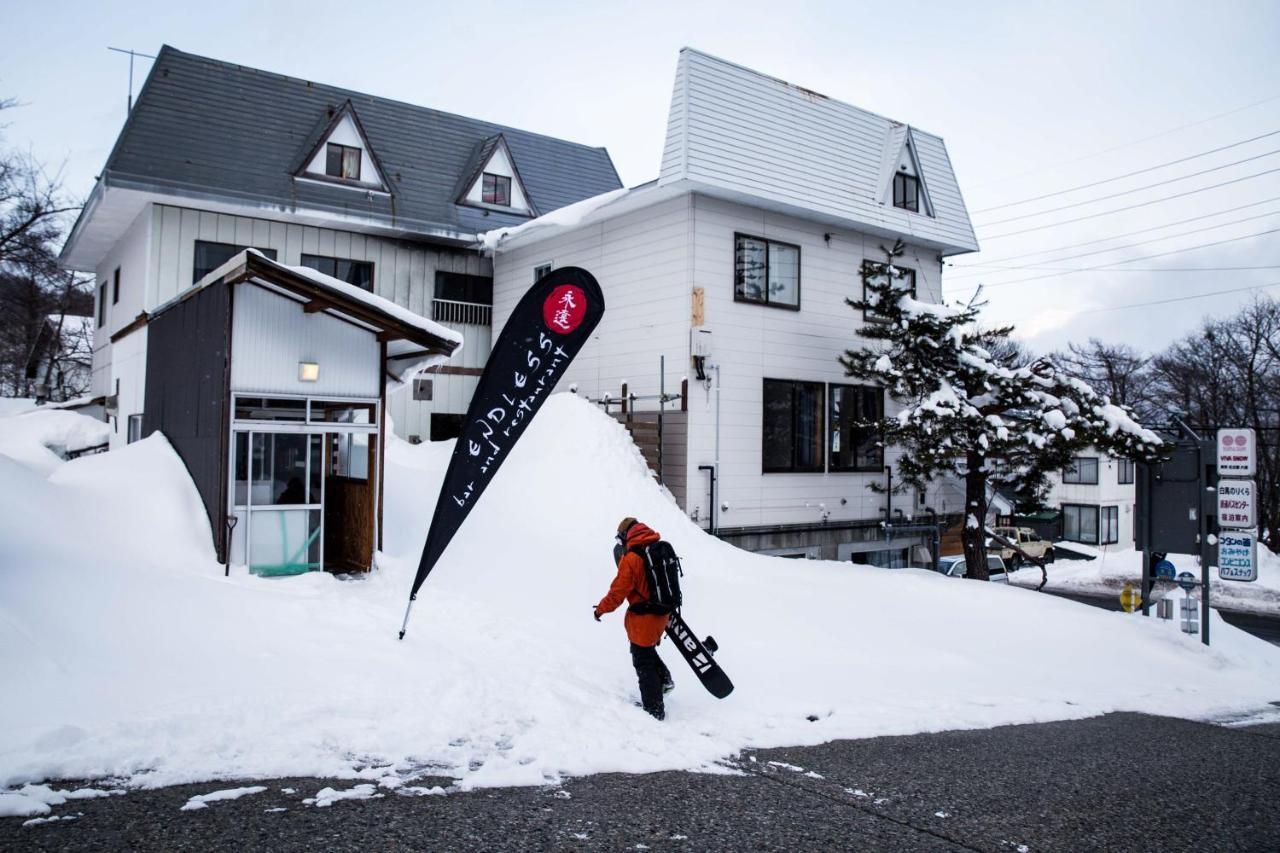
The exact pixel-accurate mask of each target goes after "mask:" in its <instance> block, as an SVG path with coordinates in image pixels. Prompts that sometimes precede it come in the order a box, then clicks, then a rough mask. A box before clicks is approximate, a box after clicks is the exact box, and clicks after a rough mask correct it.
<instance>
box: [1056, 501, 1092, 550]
mask: <svg viewBox="0 0 1280 853" xmlns="http://www.w3.org/2000/svg"><path fill="white" fill-rule="evenodd" d="M1062 538H1063V539H1066V540H1068V541H1070V542H1083V543H1085V544H1086V545H1097V544H1098V508H1097V507H1096V506H1085V505H1082V504H1063V505H1062Z"/></svg>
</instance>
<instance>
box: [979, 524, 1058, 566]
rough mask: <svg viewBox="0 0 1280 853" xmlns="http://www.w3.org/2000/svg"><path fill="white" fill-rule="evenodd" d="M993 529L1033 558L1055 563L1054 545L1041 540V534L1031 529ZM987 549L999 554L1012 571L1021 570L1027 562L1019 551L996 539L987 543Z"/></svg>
mask: <svg viewBox="0 0 1280 853" xmlns="http://www.w3.org/2000/svg"><path fill="white" fill-rule="evenodd" d="M993 529H994V530H995V532H996V533H999V534H1000V535H1001V536H1003V537H1004V538H1005V539H1008V540H1009V541H1010V542H1017V543H1018V547H1019V548H1021V549H1022V550H1023V551H1026V552H1027V553H1028V554H1030V555H1031V556H1033V557H1039V558H1041V559H1042V560H1044V561H1045V562H1046V563H1052V562H1053V544H1052V543H1050V542H1046V541H1045V540H1043V539H1041V538H1040V534H1038V533H1036V532H1035V531H1034V530H1032V529H1031V528H1030V527H996V528H993ZM987 547H988V549H989V550H990V552H991V553H992V554H999V555H1000V559H1002V560H1004V561H1005V563H1006V564H1007V565H1008V566H1009V568H1011V569H1014V570H1017V569H1020V568H1022V564H1023V563H1024V562H1026V561H1025V560H1023V558H1022V555H1021V554H1019V553H1018V552H1017V551H1014V550H1013V549H1012V548H1006V547H1004V546H1002V545H1001V544H1000V543H999V542H997V541H996V540H994V539H991V540H989V541H988V542H987Z"/></svg>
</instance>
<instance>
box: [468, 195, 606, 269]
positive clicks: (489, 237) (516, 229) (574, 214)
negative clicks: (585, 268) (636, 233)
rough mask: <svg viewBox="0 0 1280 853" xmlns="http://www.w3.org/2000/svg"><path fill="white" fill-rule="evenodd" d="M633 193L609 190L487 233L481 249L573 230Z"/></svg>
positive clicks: (482, 240) (482, 238) (481, 243)
mask: <svg viewBox="0 0 1280 853" xmlns="http://www.w3.org/2000/svg"><path fill="white" fill-rule="evenodd" d="M629 192H631V191H630V190H628V189H626V188H625V187H623V188H621V189H616V190H609V192H607V193H601V194H600V195H595V196H592V197H591V198H584V199H583V200H582V201H578V202H574V203H573V204H570V205H566V206H565V207H562V208H560V209H558V210H553V211H551V212H550V213H548V214H545V215H544V216H539V217H537V218H536V219H531V220H529V221H528V222H522V223H521V224H519V225H512V226H510V227H508V228H495V229H493V230H492V231H486V232H484V233H483V234H481V235H479V240H478V242H479V245H480V248H481V249H483V250H484V251H486V252H490V253H492V252H494V251H495V250H496V249H497V248H498V246H499V245H501V244H502V243H503V242H504V241H506V240H509V239H511V238H514V237H518V236H521V235H524V234H532V233H534V232H542V233H550V232H552V231H557V230H562V229H566V228H573V227H575V226H577V225H579V224H581V223H582V222H583V220H585V219H586V218H587V217H588V216H590V215H591V214H593V213H595V212H596V211H597V210H599V209H600V208H602V207H605V206H606V205H609V204H612V203H613V202H615V201H617V200H618V199H621V198H623V197H624V196H625V195H626V194H627V193H629Z"/></svg>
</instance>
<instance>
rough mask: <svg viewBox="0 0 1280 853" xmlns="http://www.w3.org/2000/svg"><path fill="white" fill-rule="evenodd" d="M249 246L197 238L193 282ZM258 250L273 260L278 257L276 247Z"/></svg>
mask: <svg viewBox="0 0 1280 853" xmlns="http://www.w3.org/2000/svg"><path fill="white" fill-rule="evenodd" d="M248 248H249V247H248V246H236V245H234V244H232V243H209V242H206V241H204V240H197V241H196V254H195V262H194V263H193V264H192V270H191V283H192V284H194V283H195V282H197V281H199V280H200V279H202V278H204V277H205V276H207V275H208V274H209V273H211V272H213V271H214V270H216V269H217V268H218V267H220V266H222V265H223V264H225V263H226V262H227V261H229V260H231V259H232V258H234V257H235V256H236V255H238V254H240V253H241V252H243V251H244V250H245V249H248ZM254 248H257V247H254ZM257 250H258V251H259V252H261V253H262V254H264V255H266V256H267V257H268V258H270V259H271V260H273V261H274V260H275V259H276V250H275V249H257Z"/></svg>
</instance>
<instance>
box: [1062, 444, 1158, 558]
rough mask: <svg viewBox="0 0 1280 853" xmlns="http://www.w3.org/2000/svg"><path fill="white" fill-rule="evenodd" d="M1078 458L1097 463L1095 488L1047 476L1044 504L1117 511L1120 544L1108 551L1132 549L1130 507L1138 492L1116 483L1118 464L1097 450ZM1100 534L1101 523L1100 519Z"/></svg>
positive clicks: (1131, 510)
mask: <svg viewBox="0 0 1280 853" xmlns="http://www.w3.org/2000/svg"><path fill="white" fill-rule="evenodd" d="M1079 455H1080V456H1092V457H1094V458H1096V459H1097V460H1098V484H1097V485H1096V486H1091V485H1087V484H1083V483H1064V482H1062V474H1061V472H1055V473H1053V474H1050V475H1049V493H1048V496H1047V498H1046V499H1045V503H1046V504H1048V505H1049V506H1051V507H1061V506H1062V505H1063V504H1083V505H1085V506H1096V507H1106V506H1114V507H1119V509H1120V513H1119V518H1120V541H1119V542H1118V543H1117V544H1115V545H1111V546H1108V547H1111V548H1132V547H1133V507H1134V501H1135V500H1136V495H1137V489H1136V486H1135V485H1134V484H1133V483H1125V484H1121V483H1120V482H1119V479H1120V477H1119V473H1120V463H1119V462H1117V461H1116V460H1115V459H1112V458H1111V457H1110V456H1107V455H1106V454H1105V453H1101V452H1099V451H1097V450H1086V451H1082V452H1081V453H1080V454H1079ZM1098 524H1099V532H1101V525H1102V522H1101V519H1099V522H1098Z"/></svg>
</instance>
